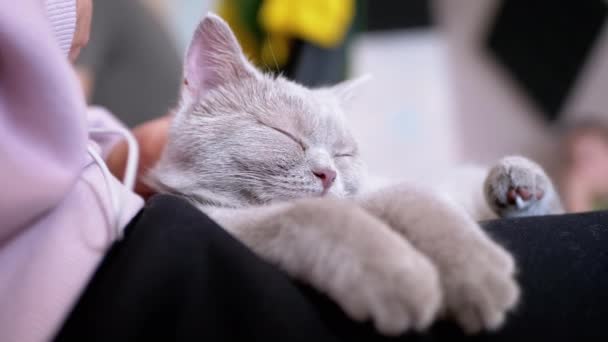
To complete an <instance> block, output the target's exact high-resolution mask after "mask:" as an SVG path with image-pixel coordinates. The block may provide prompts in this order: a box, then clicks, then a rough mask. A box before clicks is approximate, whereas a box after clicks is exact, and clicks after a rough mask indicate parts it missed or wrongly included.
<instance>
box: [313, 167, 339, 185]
mask: <svg viewBox="0 0 608 342" xmlns="http://www.w3.org/2000/svg"><path fill="white" fill-rule="evenodd" d="M312 173H313V174H314V175H315V176H316V177H317V178H319V179H320V180H321V183H322V184H323V189H324V190H327V189H329V188H330V187H331V186H332V184H334V181H335V180H336V171H334V170H332V169H318V170H314V171H313V172H312Z"/></svg>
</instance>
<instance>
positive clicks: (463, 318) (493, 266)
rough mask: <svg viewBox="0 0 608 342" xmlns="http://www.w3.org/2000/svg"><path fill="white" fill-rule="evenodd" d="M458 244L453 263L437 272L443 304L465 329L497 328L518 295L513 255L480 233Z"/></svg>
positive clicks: (513, 305)
mask: <svg viewBox="0 0 608 342" xmlns="http://www.w3.org/2000/svg"><path fill="white" fill-rule="evenodd" d="M460 247H461V248H459V251H458V253H459V254H460V255H457V256H456V255H455V256H454V260H455V263H454V265H453V266H452V267H448V268H444V269H443V272H442V273H441V274H440V276H441V277H442V283H443V286H444V294H445V305H446V307H445V308H446V309H447V311H448V314H449V315H450V316H451V317H453V318H455V319H456V320H457V321H458V322H459V323H460V325H461V326H462V328H463V329H464V330H465V331H466V332H467V333H476V332H479V331H481V330H496V329H498V328H499V327H500V326H501V325H502V324H503V322H504V321H505V316H506V314H507V313H508V312H509V311H511V310H512V309H513V308H514V307H515V305H516V304H517V301H518V298H519V292H520V291H519V287H518V285H517V284H516V282H515V279H514V271H515V263H514V261H513V258H512V257H511V256H510V255H509V254H508V253H507V252H506V251H505V250H504V249H502V247H500V246H498V245H497V244H496V243H494V242H492V241H490V240H489V239H486V238H483V237H482V238H479V239H473V240H470V241H469V242H467V243H465V244H463V245H461V246H460ZM457 260H458V261H457Z"/></svg>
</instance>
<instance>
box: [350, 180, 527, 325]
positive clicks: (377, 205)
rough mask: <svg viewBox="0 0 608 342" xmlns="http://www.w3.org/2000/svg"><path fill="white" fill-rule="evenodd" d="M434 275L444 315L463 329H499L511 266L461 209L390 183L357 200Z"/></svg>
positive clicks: (508, 304) (510, 293)
mask: <svg viewBox="0 0 608 342" xmlns="http://www.w3.org/2000/svg"><path fill="white" fill-rule="evenodd" d="M359 201H360V202H361V203H362V205H363V207H364V208H366V209H367V210H368V211H369V212H371V213H373V214H374V215H376V216H377V217H379V218H381V219H382V220H384V221H385V222H386V223H387V224H388V225H389V226H391V227H392V228H393V229H395V230H396V231H397V232H399V233H401V234H402V235H403V236H405V237H406V238H407V239H408V240H409V241H410V242H411V243H412V244H413V245H414V246H415V247H416V248H417V249H418V250H419V251H421V252H422V253H423V254H425V255H426V256H428V257H429V258H430V259H431V260H432V261H433V263H434V264H435V266H436V267H437V269H438V271H439V277H440V281H441V284H442V288H443V294H444V299H445V301H444V305H443V309H444V310H445V311H446V313H447V314H448V315H450V316H452V317H454V318H456V319H457V320H458V321H459V322H460V324H461V326H462V327H463V328H464V329H465V331H467V332H470V333H473V332H477V331H479V330H481V329H490V330H491V329H495V328H497V327H499V326H500V325H501V324H502V323H503V321H504V319H505V314H506V313H507V312H508V311H509V310H510V309H512V308H513V307H514V306H515V305H516V302H517V300H518V297H519V289H518V286H517V284H516V283H515V281H514V271H515V264H514V261H513V258H512V257H511V256H510V254H509V253H508V252H507V251H506V250H504V249H503V248H502V247H501V246H500V245H498V244H497V243H495V242H493V241H492V240H491V239H490V238H489V237H488V236H487V235H486V234H485V233H484V232H483V231H482V230H481V228H480V226H479V225H478V224H477V223H476V222H475V221H474V220H473V219H472V218H471V217H470V216H469V215H468V214H467V213H466V212H465V211H464V210H463V209H462V207H459V206H456V205H454V204H453V203H452V202H451V201H449V200H447V199H446V198H445V197H443V196H441V195H439V194H437V193H435V192H433V191H432V190H430V189H426V188H424V189H423V188H420V187H416V186H410V185H406V184H401V185H395V186H392V187H390V188H387V189H383V190H378V191H375V192H373V193H370V194H365V195H362V196H361V197H359Z"/></svg>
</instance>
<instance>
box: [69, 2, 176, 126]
mask: <svg viewBox="0 0 608 342" xmlns="http://www.w3.org/2000/svg"><path fill="white" fill-rule="evenodd" d="M93 12H94V13H93V26H92V31H91V39H90V43H89V45H88V46H87V47H86V48H85V49H84V50H83V52H82V54H81V56H80V58H79V59H78V61H77V66H78V69H79V71H80V73H81V77H83V75H84V78H89V82H86V80H85V82H84V83H85V89H86V88H87V86H86V83H90V84H89V86H90V90H89V94H87V95H88V97H89V99H90V101H89V102H90V103H91V104H95V105H101V106H104V107H106V108H108V109H109V110H110V111H111V112H113V113H114V115H116V116H117V117H118V118H120V119H121V120H122V121H123V122H125V123H126V124H127V125H129V126H131V127H132V126H134V125H136V124H139V123H141V122H143V121H147V120H150V119H153V118H156V117H159V116H162V115H165V114H166V113H167V111H168V110H169V109H170V108H171V107H173V106H174V105H175V104H176V101H177V94H178V90H179V85H180V83H181V74H182V72H181V64H182V62H181V58H180V57H179V54H178V53H177V50H176V47H175V45H174V41H173V40H172V38H171V36H170V33H169V31H168V29H167V28H166V27H165V26H164V25H163V23H162V22H161V20H160V18H158V17H157V16H156V15H155V14H153V13H152V12H151V11H150V10H149V9H148V8H147V7H145V6H144V5H143V4H141V3H140V1H134V0H130V1H125V0H103V1H96V2H95V10H94V11H93Z"/></svg>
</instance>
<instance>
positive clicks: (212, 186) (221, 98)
mask: <svg viewBox="0 0 608 342" xmlns="http://www.w3.org/2000/svg"><path fill="white" fill-rule="evenodd" d="M353 86H354V84H352V83H345V84H341V85H338V86H336V87H333V88H322V89H307V88H304V87H302V86H300V85H298V84H295V83H293V82H290V81H288V80H286V79H283V78H281V77H278V78H274V77H270V76H267V75H263V74H262V73H260V72H259V71H257V70H256V69H255V68H254V67H253V66H252V65H251V64H249V62H248V61H247V60H246V59H245V57H244V56H243V55H242V52H241V49H240V47H239V45H238V43H237V42H236V39H235V37H234V35H233V34H232V32H231V31H230V29H229V27H228V26H227V24H226V23H224V22H223V21H222V20H221V19H219V18H218V17H216V16H213V15H209V16H207V17H206V18H205V19H204V20H203V21H202V22H201V24H200V26H199V29H198V30H197V32H196V33H195V36H194V38H193V41H192V43H191V46H190V49H189V51H188V55H187V59H186V65H185V86H184V89H183V91H182V103H181V105H180V107H179V108H178V110H177V113H176V115H175V120H174V124H173V127H172V130H171V134H170V139H169V140H170V141H169V144H168V146H167V148H166V150H165V153H164V155H163V158H161V162H160V163H159V165H158V167H157V168H156V170H154V172H153V173H152V174H153V176H154V178H156V180H155V181H154V182H153V184H154V183H161V184H156V185H157V186H158V185H160V186H159V187H160V188H161V189H163V188H164V189H165V190H169V191H174V192H179V193H182V194H186V195H190V196H192V197H198V198H200V199H204V200H205V201H211V202H216V203H217V204H223V205H232V206H243V205H252V204H262V203H268V202H275V201H284V200H289V199H294V198H300V197H309V196H322V195H326V194H331V195H335V196H339V197H342V196H347V195H350V194H354V193H355V192H357V189H358V188H359V183H360V182H361V178H362V176H363V175H362V173H363V166H362V162H361V160H360V158H359V152H358V149H357V145H356V143H355V140H354V138H353V136H352V135H351V133H350V131H349V129H348V127H347V125H346V121H345V118H344V113H343V105H344V102H345V101H346V100H347V97H348V94H349V92H350V90H351V88H352V87H353Z"/></svg>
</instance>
